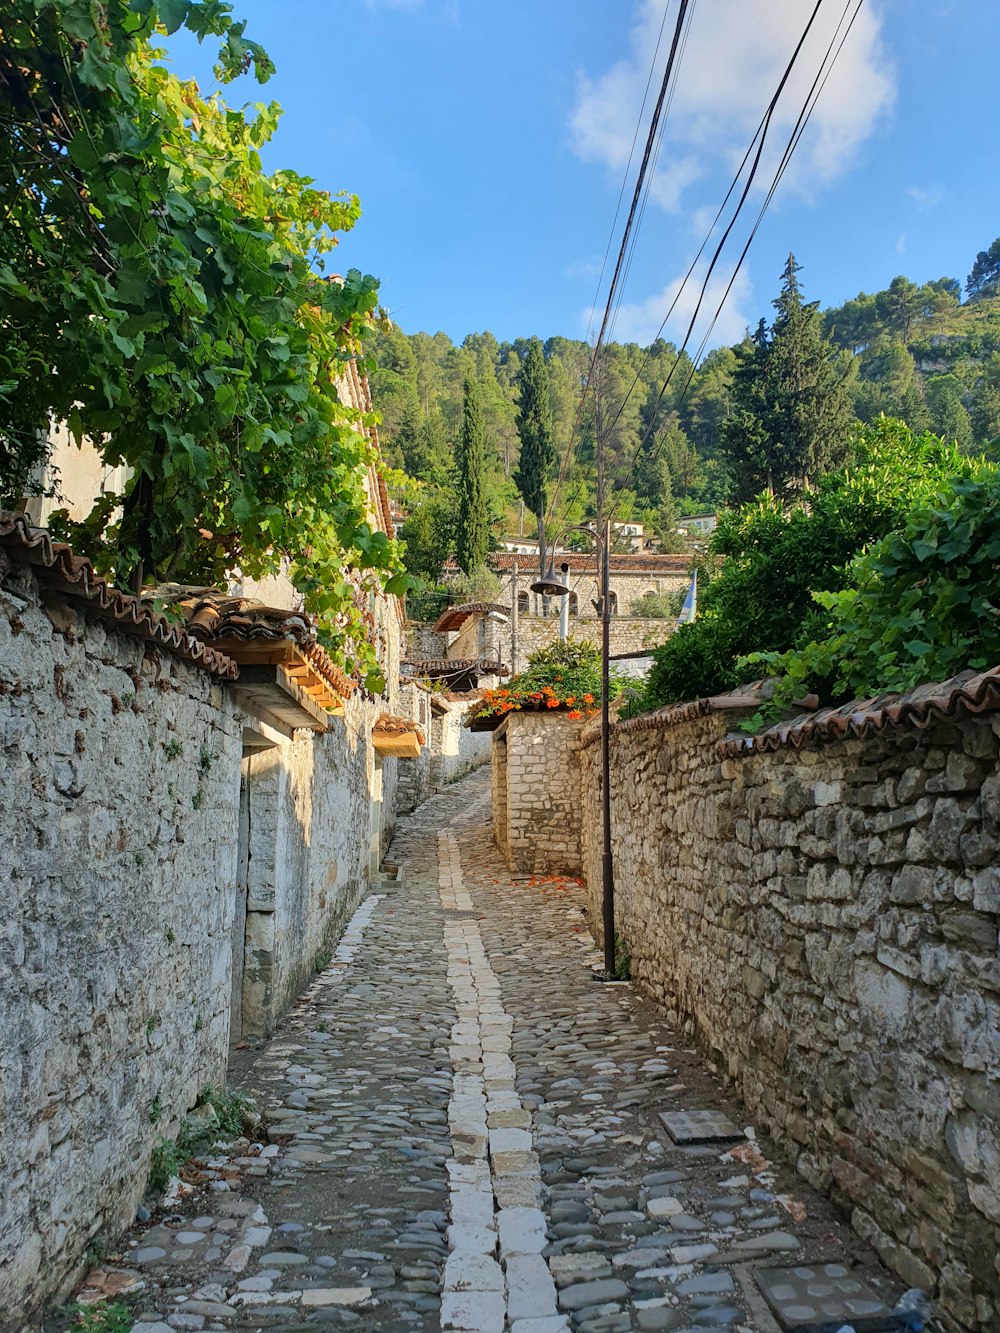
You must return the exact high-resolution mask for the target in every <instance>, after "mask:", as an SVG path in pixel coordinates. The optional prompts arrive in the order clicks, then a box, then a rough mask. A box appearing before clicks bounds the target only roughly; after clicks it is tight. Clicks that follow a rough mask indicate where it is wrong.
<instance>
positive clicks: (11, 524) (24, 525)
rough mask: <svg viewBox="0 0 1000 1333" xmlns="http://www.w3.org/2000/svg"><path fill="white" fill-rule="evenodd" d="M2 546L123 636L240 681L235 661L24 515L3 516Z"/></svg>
mask: <svg viewBox="0 0 1000 1333" xmlns="http://www.w3.org/2000/svg"><path fill="white" fill-rule="evenodd" d="M0 546H2V547H3V548H4V549H5V550H7V551H8V552H9V553H10V556H11V558H12V559H14V560H20V561H23V562H24V563H26V564H30V565H34V566H35V567H36V568H37V569H38V570H39V573H40V575H41V576H42V577H43V578H44V579H45V581H46V582H47V583H49V584H51V585H53V586H55V587H56V588H57V589H58V590H59V592H61V593H63V594H64V595H65V596H67V597H73V598H79V599H80V600H81V601H83V602H86V604H87V609H88V610H89V611H90V612H91V613H92V614H93V615H96V616H100V617H101V618H102V619H103V620H109V621H111V622H112V623H113V624H114V625H115V626H116V627H117V628H118V629H120V630H122V631H123V632H124V633H126V634H132V635H134V636H135V637H136V638H140V639H145V640H147V641H148V642H150V643H154V644H156V645H157V646H158V647H160V648H163V649H164V650H165V651H166V652H168V653H171V654H172V655H173V656H174V657H179V658H181V659H182V660H184V661H186V662H191V663H193V665H195V666H197V667H199V668H200V669H201V670H202V671H208V672H210V673H211V674H212V675H214V676H223V677H225V678H226V679H228V680H235V678H236V677H237V676H238V675H239V667H238V666H237V664H236V663H235V662H234V661H233V660H232V658H230V657H228V656H226V654H225V653H222V652H219V651H217V650H216V649H215V648H211V647H209V646H208V645H206V644H204V643H202V642H201V641H200V640H198V639H196V638H195V637H194V636H193V635H192V634H190V633H189V632H188V630H187V628H186V627H185V626H183V625H179V624H176V623H174V622H173V621H170V620H168V619H167V618H166V616H164V615H163V614H161V613H160V612H159V611H155V610H154V609H153V608H152V607H151V606H150V605H149V604H148V603H147V602H144V601H142V599H141V598H139V597H135V596H133V595H132V594H131V593H127V592H121V591H120V590H119V589H118V588H114V587H112V586H111V584H110V583H108V581H107V579H104V578H101V576H100V575H99V574H97V573H96V572H95V570H94V567H93V565H92V564H91V563H90V561H89V560H85V559H84V558H83V557H82V556H77V555H74V554H73V551H72V548H71V547H69V546H68V545H66V543H65V542H54V541H53V540H52V538H51V537H50V536H49V534H48V532H46V530H45V529H44V528H33V527H31V526H30V524H29V523H28V521H27V520H26V518H25V517H24V515H23V514H16V513H12V512H10V511H8V510H0Z"/></svg>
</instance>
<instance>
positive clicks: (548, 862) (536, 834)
mask: <svg viewBox="0 0 1000 1333" xmlns="http://www.w3.org/2000/svg"><path fill="white" fill-rule="evenodd" d="M582 725H583V724H582V722H580V721H577V720H576V719H575V718H571V717H569V716H568V714H566V713H559V712H549V713H534V712H520V713H510V714H509V715H508V716H507V718H506V719H505V720H504V721H503V722H502V723H501V724H500V726H499V727H498V728H497V730H496V731H495V732H494V733H493V735H494V746H493V769H492V787H493V826H494V833H495V837H496V840H497V844H498V846H499V847H500V850H501V852H502V853H503V856H504V859H505V860H506V862H507V865H508V866H509V867H510V869H511V870H515V871H524V872H528V873H547V872H560V873H569V874H577V873H578V872H579V870H580V868H581V860H580V846H581V831H580V765H579V761H578V757H577V748H578V745H579V740H580V729H581V726H582Z"/></svg>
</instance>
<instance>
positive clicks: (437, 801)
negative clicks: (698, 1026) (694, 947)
mask: <svg viewBox="0 0 1000 1333" xmlns="http://www.w3.org/2000/svg"><path fill="white" fill-rule="evenodd" d="M489 799H490V797H489V780H488V776H485V775H484V774H483V773H482V772H480V773H478V774H476V775H474V776H473V777H471V778H469V779H466V780H465V781H464V782H462V783H460V784H458V785H456V786H453V787H452V788H450V789H449V790H448V792H447V793H446V794H445V795H441V796H438V797H436V798H434V799H432V800H431V801H429V802H428V803H426V804H425V805H424V806H423V807H421V809H419V810H418V811H417V812H416V814H415V815H413V816H411V817H410V818H408V819H406V820H404V821H403V822H402V823H401V825H400V828H399V831H398V833H397V837H396V841H395V843H394V846H393V850H392V854H391V856H392V860H393V861H395V862H397V863H399V864H400V865H401V867H402V871H401V876H400V880H399V883H398V884H395V885H390V884H386V885H385V886H384V889H383V891H379V892H376V893H373V894H372V895H371V896H369V897H368V898H367V899H366V900H365V901H364V903H363V904H362V906H361V907H360V908H359V910H358V911H357V912H356V914H355V916H354V918H353V920H352V922H351V924H350V926H349V928H348V930H347V933H346V934H345V936H344V938H343V940H342V941H341V944H340V946H339V948H338V949H337V952H336V954H335V956H334V958H333V960H332V961H331V963H330V965H329V966H328V967H327V968H326V970H325V971H324V972H322V974H320V975H319V976H318V978H317V979H316V981H315V982H314V984H313V985H312V986H311V988H310V989H309V990H308V991H307V992H306V994H305V995H304V996H303V997H302V999H301V1000H300V1001H299V1003H298V1004H297V1005H296V1006H295V1007H294V1009H293V1010H292V1012H291V1014H290V1015H289V1016H288V1018H287V1020H286V1021H285V1023H284V1024H283V1026H282V1028H281V1030H280V1031H279V1033H278V1035H277V1036H276V1037H275V1038H274V1039H273V1040H272V1041H270V1042H268V1043H264V1044H262V1045H261V1046H259V1048H258V1049H256V1050H252V1051H241V1052H238V1053H237V1054H238V1055H239V1057H240V1058H241V1059H242V1060H243V1061H244V1064H243V1067H242V1068H239V1069H237V1070H236V1072H235V1074H234V1081H235V1083H236V1084H237V1085H238V1086H242V1087H243V1088H244V1090H246V1091H247V1092H249V1093H251V1094H252V1095H253V1096H254V1097H255V1098H256V1099H257V1101H258V1104H259V1107H260V1109H261V1111H262V1113H263V1116H264V1124H265V1126H266V1132H262V1133H261V1138H262V1143H261V1144H256V1145H254V1144H250V1145H247V1144H246V1143H245V1142H244V1143H241V1144H238V1145H237V1146H236V1149H235V1154H234V1155H229V1156H227V1154H226V1153H224V1152H222V1151H221V1150H219V1155H218V1157H217V1158H213V1159H211V1160H210V1161H209V1162H208V1164H207V1165H208V1172H207V1174H208V1177H209V1179H208V1183H207V1186H206V1188H204V1190H202V1191H201V1192H200V1193H198V1194H196V1195H194V1196H193V1197H191V1198H185V1199H182V1200H181V1201H179V1202H178V1204H177V1205H176V1208H177V1211H176V1212H175V1213H169V1212H168V1213H166V1214H157V1215H154V1216H153V1217H152V1218H151V1219H150V1220H149V1221H148V1222H146V1223H144V1224H143V1225H140V1226H138V1227H136V1228H135V1230H134V1231H133V1232H132V1233H131V1235H130V1237H129V1238H128V1241H127V1243H125V1244H123V1246H122V1248H121V1251H120V1253H119V1254H118V1255H116V1256H113V1257H112V1258H111V1259H108V1260H106V1261H105V1264H104V1268H103V1270H101V1271H99V1272H98V1274H97V1275H96V1277H95V1281H96V1282H97V1283H98V1284H104V1286H105V1287H106V1289H107V1290H108V1291H109V1292H112V1293H113V1292H115V1291H116V1290H118V1289H120V1288H122V1287H124V1288H126V1289H128V1288H129V1287H130V1286H131V1292H130V1293H128V1294H126V1296H125V1299H126V1300H127V1301H128V1302H129V1303H130V1305H131V1308H132V1310H133V1312H134V1313H133V1320H134V1321H136V1322H134V1323H133V1328H134V1330H135V1333H171V1330H178V1329H190V1330H201V1329H226V1330H233V1329H245V1330H249V1329H281V1330H285V1333H292V1330H315V1329H325V1328H333V1327H340V1326H342V1325H344V1326H353V1327H356V1328H359V1329H364V1330H373V1331H375V1330H379V1331H385V1333H390V1330H391V1331H392V1333H397V1331H400V1333H401V1331H403V1330H425V1329H426V1330H436V1329H438V1328H444V1329H461V1330H470V1331H471V1330H481V1331H482V1333H493V1331H494V1330H495V1331H496V1333H500V1331H501V1330H504V1329H509V1330H511V1333H556V1331H557V1330H564V1329H567V1330H568V1329H580V1330H583V1331H585V1333H590V1331H591V1330H593V1333H597V1331H598V1330H602V1331H603V1330H607V1331H608V1333H611V1331H612V1330H630V1329H637V1330H659V1329H692V1330H693V1329H699V1330H703V1329H710V1328H734V1329H741V1330H755V1331H758V1333H772V1331H773V1330H775V1329H777V1328H778V1327H780V1325H779V1324H778V1323H776V1322H775V1319H774V1317H773V1315H772V1313H771V1310H770V1308H769V1307H768V1305H767V1304H766V1303H765V1301H764V1299H763V1298H762V1296H761V1294H760V1287H759V1285H758V1282H757V1280H756V1279H757V1278H758V1277H759V1275H760V1273H761V1271H762V1270H766V1269H769V1268H775V1267H782V1266H783V1267H785V1268H786V1269H787V1268H788V1267H789V1266H797V1268H798V1273H797V1274H796V1273H795V1272H794V1271H793V1273H792V1275H791V1276H790V1277H786V1278H785V1279H783V1280H782V1281H780V1282H777V1295H776V1296H775V1300H778V1299H780V1297H781V1295H782V1293H784V1294H785V1297H786V1300H787V1301H788V1302H791V1303H792V1304H791V1308H792V1310H793V1311H794V1310H796V1309H797V1310H798V1316H797V1317H798V1319H799V1321H800V1322H807V1320H806V1318H805V1316H806V1315H808V1314H809V1308H808V1306H809V1302H810V1301H811V1302H812V1303H813V1305H815V1307H816V1310H815V1316H816V1326H817V1327H819V1326H820V1325H821V1324H822V1323H823V1322H824V1319H825V1318H826V1317H827V1312H826V1311H825V1310H824V1308H823V1302H824V1300H826V1299H829V1300H833V1299H834V1298H835V1297H837V1292H838V1288H839V1289H840V1294H839V1297H838V1299H839V1300H840V1301H841V1302H843V1301H845V1300H846V1301H847V1302H848V1304H846V1305H843V1304H841V1305H837V1306H836V1309H835V1310H833V1312H832V1313H833V1316H834V1317H837V1318H839V1317H840V1314H842V1315H843V1316H844V1322H852V1323H858V1324H859V1326H866V1325H865V1324H864V1317H865V1316H866V1314H867V1315H871V1314H874V1313H877V1310H878V1309H879V1308H883V1309H884V1307H880V1305H879V1302H878V1300H877V1299H876V1300H874V1301H873V1300H872V1292H871V1291H869V1292H868V1293H866V1292H865V1291H863V1290H861V1282H859V1279H862V1280H863V1281H864V1282H865V1283H867V1284H869V1286H870V1288H871V1289H872V1290H873V1291H874V1293H875V1294H876V1297H881V1298H882V1300H884V1301H885V1302H887V1303H888V1304H889V1305H890V1306H891V1305H892V1303H893V1302H894V1301H895V1299H896V1298H897V1297H898V1295H899V1291H900V1288H899V1287H898V1284H895V1283H894V1282H893V1281H891V1280H890V1279H889V1278H888V1277H887V1276H886V1275H885V1273H884V1272H883V1271H882V1270H881V1269H880V1268H879V1267H878V1265H877V1262H874V1261H873V1260H872V1257H871V1254H870V1252H868V1251H866V1250H865V1248H864V1246H863V1245H862V1243H861V1242H860V1241H859V1240H858V1238H857V1237H856V1236H854V1235H853V1233H852V1232H851V1231H850V1229H849V1228H848V1227H847V1226H846V1225H845V1224H843V1223H842V1222H841V1221H839V1220H838V1219H837V1217H836V1215H835V1214H834V1212H833V1210H832V1208H831V1207H830V1205H829V1204H827V1203H826V1202H825V1201H823V1200H821V1199H820V1198H819V1197H818V1196H816V1195H815V1194H813V1193H812V1192H811V1191H810V1190H809V1189H808V1188H807V1187H806V1186H805V1185H804V1184H803V1183H802V1182H801V1181H800V1180H798V1179H797V1178H796V1177H795V1176H794V1175H792V1174H791V1173H790V1171H789V1170H788V1169H787V1168H786V1167H785V1166H784V1165H783V1164H782V1163H781V1161H780V1154H779V1153H778V1151H777V1149H775V1148H773V1147H772V1146H770V1145H769V1144H768V1143H767V1142H766V1141H760V1142H757V1141H755V1140H754V1139H753V1137H752V1130H746V1131H744V1127H745V1126H746V1119H745V1114H744V1113H743V1112H742V1111H741V1108H740V1107H739V1105H738V1104H735V1103H733V1102H732V1101H731V1100H729V1099H727V1097H726V1096H725V1094H724V1093H723V1092H722V1091H721V1090H720V1085H719V1083H718V1082H716V1081H715V1080H714V1078H713V1076H712V1075H711V1073H710V1072H709V1071H708V1070H707V1069H706V1068H705V1065H704V1061H703V1058H702V1057H700V1056H699V1054H698V1053H697V1051H696V1049H695V1048H694V1047H692V1046H690V1045H688V1044H686V1043H685V1042H684V1041H683V1040H679V1038H678V1036H677V1034H676V1033H674V1032H672V1031H671V1030H670V1029H669V1028H668V1027H667V1026H666V1025H665V1024H664V1023H662V1022H661V1021H660V1019H659V1017H658V1015H657V1013H656V1011H655V1010H654V1009H653V1008H652V1006H651V1005H649V1004H647V1003H646V1002H645V1001H643V1000H640V999H638V998H637V997H636V995H635V994H634V993H633V991H632V990H631V987H628V986H610V987H609V986H601V985H598V984H596V983H595V981H594V980H593V977H592V973H591V968H593V967H594V966H596V965H597V962H598V959H597V956H596V954H595V953H594V951H593V942H592V940H591V938H590V936H589V934H588V933H587V931H586V928H585V922H584V918H583V913H582V910H581V906H580V902H581V898H580V896H579V890H578V888H577V886H576V885H575V884H571V885H569V886H568V887H564V886H562V885H560V884H555V883H549V884H541V885H537V884H527V883H525V882H524V881H523V880H522V881H520V882H518V881H512V880H511V879H510V877H509V875H508V874H507V872H506V871H505V870H503V869H502V868H500V867H501V862H500V860H499V857H498V855H497V853H496V849H495V847H494V844H493V841H492V837H491V832H490V825H489ZM708 1110H711V1111H715V1112H720V1113H724V1114H727V1115H729V1116H731V1117H732V1118H733V1119H734V1120H735V1121H736V1123H737V1125H738V1126H739V1131H740V1137H739V1139H738V1140H735V1141H734V1140H733V1139H732V1138H730V1139H729V1140H728V1141H724V1142H714V1143H707V1144H706V1143H704V1142H702V1143H695V1144H691V1143H684V1142H679V1143H678V1142H675V1141H674V1139H673V1138H672V1137H671V1135H670V1134H669V1133H668V1132H667V1128H666V1127H665V1124H664V1122H663V1120H662V1119H661V1113H667V1114H670V1113H676V1112H690V1111H708ZM675 1128H676V1122H675ZM677 1132H678V1134H680V1131H679V1130H678V1131H677ZM680 1137H681V1138H682V1139H683V1135H682V1134H681V1135H680ZM695 1137H703V1135H697V1134H696V1135H695ZM213 1177H214V1179H213ZM820 1266H823V1267H824V1268H825V1271H824V1272H822V1273H818V1274H817V1273H816V1272H815V1270H816V1269H817V1267H820ZM809 1269H812V1270H813V1276H812V1277H811V1278H810V1276H809V1272H808V1270H809ZM848 1270H850V1271H848ZM118 1274H121V1275H118ZM803 1307H805V1309H804V1310H803ZM838 1312H839V1314H838ZM790 1317H791V1316H790ZM794 1322H795V1319H794V1318H792V1323H793V1324H794ZM65 1326H66V1325H65V1323H50V1325H49V1327H52V1328H55V1327H65ZM829 1326H830V1327H836V1324H833V1325H829ZM870 1326H872V1327H874V1326H878V1327H884V1326H885V1325H883V1324H880V1323H878V1321H876V1322H875V1324H873V1325H870Z"/></svg>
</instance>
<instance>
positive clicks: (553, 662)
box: [467, 639, 625, 731]
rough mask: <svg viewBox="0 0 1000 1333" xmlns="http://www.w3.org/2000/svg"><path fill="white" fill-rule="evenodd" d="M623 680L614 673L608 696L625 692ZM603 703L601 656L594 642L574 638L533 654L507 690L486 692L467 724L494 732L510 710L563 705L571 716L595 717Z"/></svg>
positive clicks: (613, 696) (537, 708) (560, 706)
mask: <svg viewBox="0 0 1000 1333" xmlns="http://www.w3.org/2000/svg"><path fill="white" fill-rule="evenodd" d="M624 686H625V682H624V680H622V679H621V677H619V676H618V675H613V676H612V677H611V681H610V688H609V695H610V697H611V698H612V699H615V698H617V696H618V695H619V694H620V693H621V692H622V689H623V688H624ZM600 705H601V654H600V652H599V650H598V649H597V648H595V647H594V646H593V645H592V644H589V643H581V642H578V641H576V640H574V639H567V640H566V641H565V642H560V643H554V644H552V645H551V646H550V647H548V648H542V649H539V651H538V652H536V653H532V655H531V656H530V657H529V658H528V667H527V670H525V671H522V672H521V674H520V675H519V676H515V677H514V678H513V680H510V681H508V683H507V684H506V685H505V686H504V687H503V688H502V689H496V690H486V691H485V692H484V694H483V698H482V701H481V703H480V705H479V707H478V708H477V709H476V710H475V712H473V713H471V714H470V717H469V721H468V723H467V725H468V726H470V727H471V728H472V730H474V731H492V730H494V729H495V728H496V727H497V726H499V725H500V723H501V722H502V721H503V719H504V718H505V717H506V716H507V715H508V713H514V712H521V711H530V712H539V713H540V712H546V711H548V710H553V711H554V710H556V709H559V710H561V711H563V712H566V713H568V714H569V716H570V717H572V718H583V717H593V716H594V715H595V714H596V713H597V712H598V710H599V709H600Z"/></svg>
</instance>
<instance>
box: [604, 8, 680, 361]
mask: <svg viewBox="0 0 1000 1333" xmlns="http://www.w3.org/2000/svg"><path fill="white" fill-rule="evenodd" d="M670 4H671V0H667V3H666V4H665V5H664V6H663V18H662V19H661V20H660V31H659V33H658V34H657V38H656V49H655V50H654V51H653V59H652V60H651V61H650V63H649V74H648V75H647V76H646V88H645V91H644V92H643V94H642V105H641V106H640V107H639V115H638V116H637V118H636V122H635V133H634V134H633V135H632V146H631V148H630V149H629V153H628V161H627V162H626V164H625V172H624V175H623V176H622V184H621V189H620V190H619V191H618V202H617V203H616V204H615V215H614V217H613V218H612V219H611V230H610V231H609V232H608V243H607V245H606V246H605V248H604V258H603V259H602V260H601V271H600V273H599V275H598V278H597V290H596V291H595V292H594V299H593V302H592V303H591V307H590V324H589V325H588V327H587V337H588V338H589V337H590V335H591V334H592V333H593V331H594V313H595V311H596V310H597V302H598V300H599V298H600V295H601V287H602V286H603V285H604V274H605V271H606V270H607V267H608V256H609V255H610V254H611V246H612V245H613V243H614V239H615V229H616V228H617V226H618V217H619V214H620V213H621V209H622V200H623V199H624V198H625V186H626V185H627V184H628V178H629V172H630V171H631V170H632V159H633V157H634V156H635V146H636V144H637V143H638V142H639V131H640V130H641V129H642V117H643V113H644V112H645V110H646V102H647V101H648V100H649V90H650V88H651V87H652V86H653V74H654V73H655V71H656V58H657V56H658V55H659V54H660V47H661V45H662V44H663V34H664V32H665V31H666V27H667V15H668V14H669V13H670Z"/></svg>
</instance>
